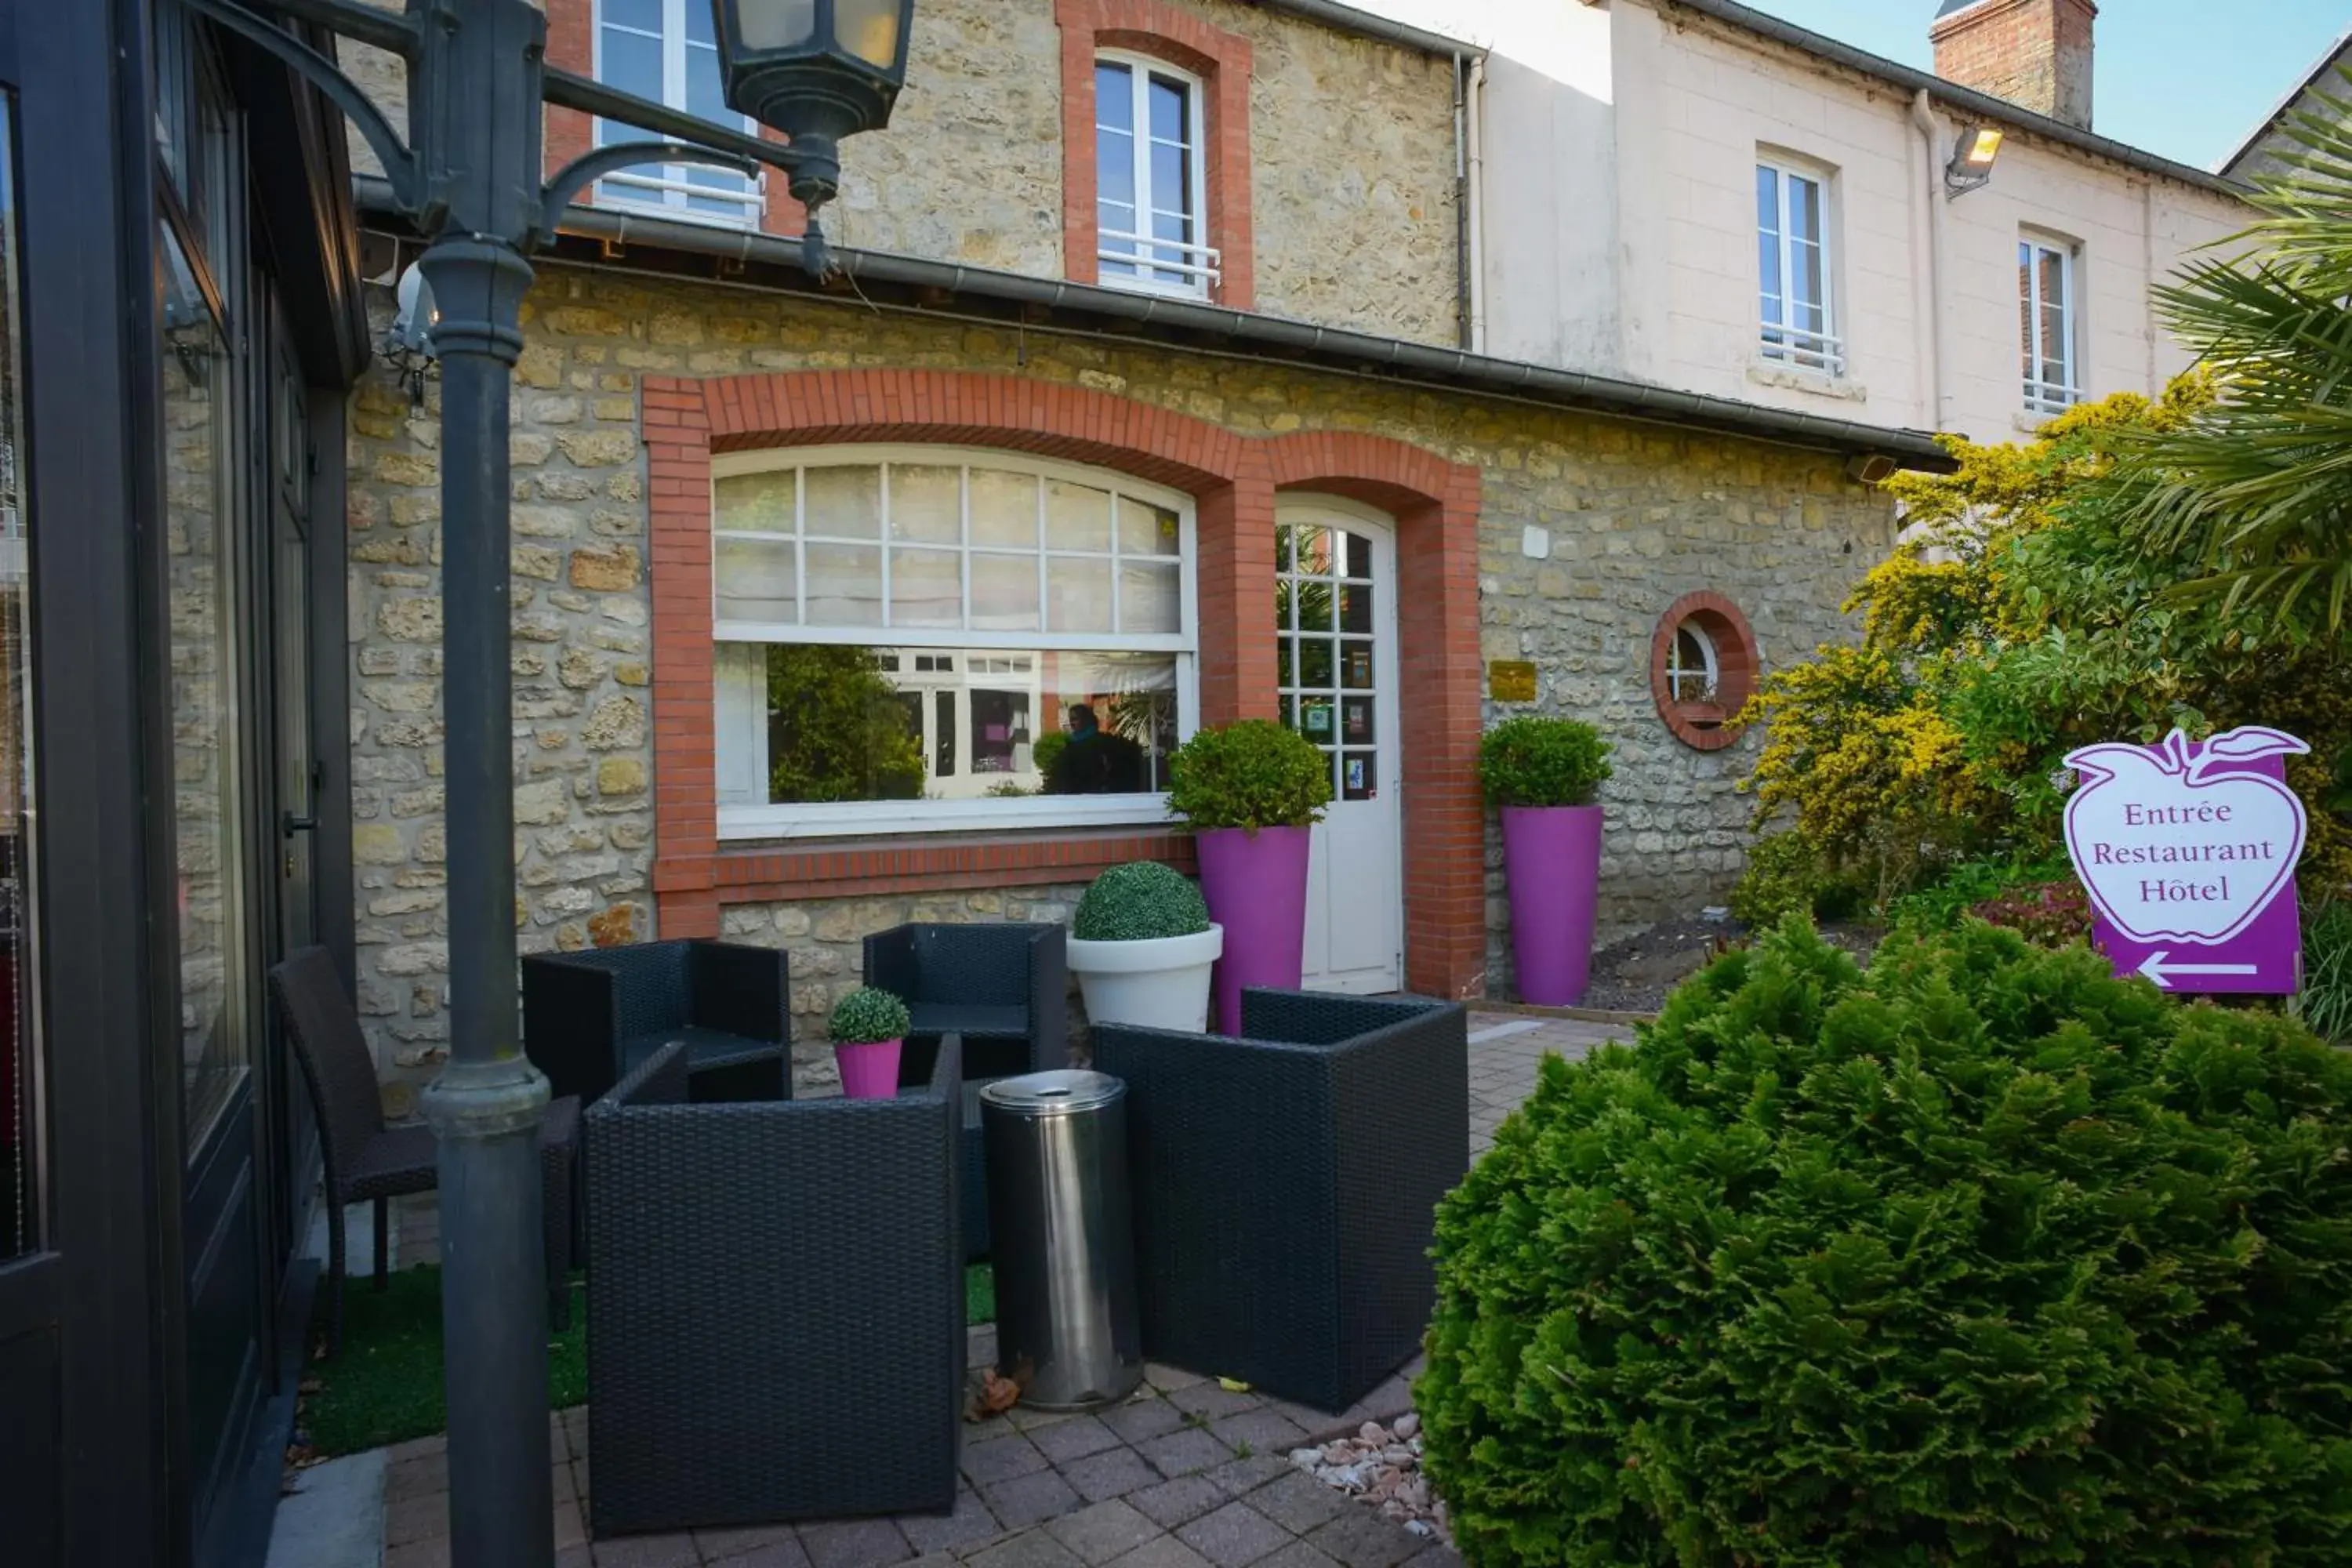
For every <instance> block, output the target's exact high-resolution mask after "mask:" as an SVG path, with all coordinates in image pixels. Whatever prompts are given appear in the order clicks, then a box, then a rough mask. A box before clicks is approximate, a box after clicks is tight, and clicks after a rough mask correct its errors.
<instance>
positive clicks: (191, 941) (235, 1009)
mask: <svg viewBox="0 0 2352 1568" xmlns="http://www.w3.org/2000/svg"><path fill="white" fill-rule="evenodd" d="M163 244H164V249H165V254H166V265H167V267H168V268H169V269H170V277H169V279H168V280H167V284H166V289H167V298H166V300H165V304H164V318H163V320H164V346H163V356H162V358H163V364H162V370H163V442H164V453H163V457H164V463H163V471H164V475H165V480H164V496H163V502H164V512H165V516H164V539H165V542H166V543H165V549H166V552H167V572H168V595H169V605H168V612H169V613H168V617H167V620H168V625H169V626H170V628H171V629H170V638H171V647H170V657H171V681H172V686H171V691H172V771H173V780H174V782H175V784H176V788H175V789H174V791H173V837H174V844H175V855H176V859H177V871H178V878H177V887H176V889H174V895H173V896H174V907H175V909H176V910H177V915H178V921H179V932H180V975H179V979H180V1012H179V1022H180V1058H181V1074H182V1077H181V1087H182V1091H183V1101H182V1103H183V1109H184V1115H185V1126H186V1136H187V1147H188V1149H189V1151H190V1152H191V1153H192V1154H193V1152H194V1151H196V1150H198V1149H199V1148H201V1147H202V1146H203V1143H204V1141H205V1132H206V1131H208V1130H209V1128H210V1127H211V1125H212V1123H213V1121H214V1119H215V1117H216V1116H217V1115H218V1114H219V1113H220V1111H221V1110H222V1109H223V1107H224V1106H226V1103H227V1101H228V1098H229V1095H230V1094H231V1092H232V1091H233V1090H234V1089H236V1085H237V1083H238V1082H239V1080H240V1079H242V1078H243V1077H244V1073H245V1064H246V1061H247V1042H246V1040H245V1038H244V1034H243V1025H244V1021H245V1002H244V997H243V995H242V994H241V993H242V981H243V976H244V973H245V952H244V945H245V944H244V935H245V919H244V907H243V906H244V879H243V878H242V877H241V876H240V875H239V867H240V865H241V864H242V861H243V848H242V846H241V845H240V843H239V838H240V837H241V836H240V834H239V831H238V828H239V825H240V823H241V822H242V820H243V819H242V816H241V811H242V805H243V802H242V801H241V799H240V798H239V796H240V794H241V792H240V790H239V788H238V780H239V778H240V776H241V764H242V759H241V756H240V751H241V748H240V746H239V744H238V738H239V736H240V734H241V733H242V732H243V730H244V727H245V726H244V723H243V715H242V714H240V712H239V711H238V703H237V693H238V690H239V682H238V680H237V670H236V649H237V647H238V638H237V630H238V628H237V624H236V592H235V584H236V566H235V562H234V560H233V558H232V556H231V548H232V541H233V540H234V539H235V537H236V533H235V530H234V528H233V527H232V526H231V525H232V521H233V519H234V518H235V516H236V491H235V489H233V484H232V481H233V475H232V469H233V467H234V465H233V461H232V458H231V454H232V452H233V451H234V450H235V447H234V444H233V440H232V437H231V434H230V420H231V418H232V416H233V410H234V408H235V406H236V405H235V400H234V398H233V396H232V395H231V386H232V384H231V379H230V375H229V357H228V350H227V346H226V343H225V342H224V341H223V339H222V334H221V331H220V328H219V325H218V323H216V322H215V320H214V319H213V316H212V313H211V311H210V310H209V309H208V308H207V307H206V306H205V302H204V300H203V297H202V296H201V295H200V294H198V293H197V292H196V291H195V289H194V286H193V283H192V282H191V281H190V276H189V273H188V269H187V267H186V264H185V262H184V259H183V253H182V251H181V249H180V242H179V238H178V236H177V235H176V233H175V232H174V231H173V229H172V228H171V227H170V226H168V225H167V226H165V227H164V232H163Z"/></svg>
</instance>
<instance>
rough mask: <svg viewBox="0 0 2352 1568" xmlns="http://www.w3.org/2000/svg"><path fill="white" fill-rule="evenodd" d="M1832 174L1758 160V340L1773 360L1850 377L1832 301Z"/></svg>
mask: <svg viewBox="0 0 2352 1568" xmlns="http://www.w3.org/2000/svg"><path fill="white" fill-rule="evenodd" d="M1829 218H1830V197H1829V179H1828V177H1827V176H1826V175H1825V174H1822V173H1821V172H1820V171H1818V170H1813V169H1804V168H1798V167H1793V166H1791V165H1790V164H1788V163H1777V162H1773V161H1770V160H1765V159H1759V160H1758V162H1757V164H1756V259H1757V276H1758V280H1759V288H1760V295H1761V305H1762V309H1761V327H1760V336H1759V342H1760V344H1761V348H1762V352H1763V355H1764V357H1765V358H1766V359H1768V360H1777V361H1780V363H1784V364H1788V365H1791V366H1794V367H1795V368H1797V369H1799V370H1811V371H1818V372H1820V373H1822V374H1825V375H1843V374H1845V344H1844V343H1843V342H1842V341H1841V340H1840V339H1839V337H1838V335H1837V314H1836V311H1835V310H1834V308H1833V307H1832V300H1831V298H1830V278H1831V273H1832V265H1831V262H1832V258H1831V255H1830V223H1829Z"/></svg>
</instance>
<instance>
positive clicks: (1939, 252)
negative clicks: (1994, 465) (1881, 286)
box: [1911, 87, 1951, 430]
mask: <svg viewBox="0 0 2352 1568" xmlns="http://www.w3.org/2000/svg"><path fill="white" fill-rule="evenodd" d="M1911 123H1912V124H1914V125H1916V126H1917V127H1918V128H1919V146H1920V150H1921V151H1922V152H1924V153H1926V154H1927V321H1928V332H1927V343H1928V349H1927V390H1928V394H1929V401H1930V403H1931V405H1932V406H1931V407H1930V408H1929V410H1928V413H1929V416H1930V417H1931V418H1932V419H1933V420H1934V422H1935V426H1936V428H1937V429H1938V430H1948V429H1950V428H1951V421H1950V420H1949V419H1948V417H1946V413H1945V404H1946V401H1947V399H1946V397H1945V395H1944V366H1945V363H1946V356H1945V343H1944V201H1943V192H1942V191H1940V190H1939V189H1937V186H1938V185H1939V184H1941V183H1942V182H1941V181H1940V180H1939V179H1938V178H1937V166H1936V150H1937V143H1938V142H1940V141H1941V140H1942V136H1941V132H1940V128H1939V127H1938V126H1937V123H1936V111H1935V110H1933V109H1932V108H1930V107H1929V106H1928V102H1927V89H1926V88H1924V87H1923V88H1921V89H1919V90H1918V91H1916V92H1915V93H1913V94H1912V95H1911Z"/></svg>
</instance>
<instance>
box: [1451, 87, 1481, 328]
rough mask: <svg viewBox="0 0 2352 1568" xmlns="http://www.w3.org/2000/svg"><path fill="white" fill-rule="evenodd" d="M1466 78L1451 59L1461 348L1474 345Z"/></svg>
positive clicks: (1456, 296) (1456, 314)
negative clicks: (1471, 313)
mask: <svg viewBox="0 0 2352 1568" xmlns="http://www.w3.org/2000/svg"><path fill="white" fill-rule="evenodd" d="M1469 93H1470V81H1469V78H1468V77H1467V76H1466V75H1465V74H1464V72H1463V68H1462V57H1461V56H1460V55H1458V54H1457V55H1455V56H1454V342H1456V343H1457V344H1459V345H1460V346H1461V347H1463V348H1465V349H1466V348H1470V347H1472V346H1474V344H1475V342H1476V341H1477V340H1476V336H1475V333H1474V331H1472V329H1471V325H1470V153H1469V148H1468V143H1467V132H1466V131H1465V129H1464V125H1465V121H1466V120H1467V119H1468V117H1469V111H1468V102H1469Z"/></svg>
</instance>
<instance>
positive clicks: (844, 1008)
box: [825, 985, 912, 1046]
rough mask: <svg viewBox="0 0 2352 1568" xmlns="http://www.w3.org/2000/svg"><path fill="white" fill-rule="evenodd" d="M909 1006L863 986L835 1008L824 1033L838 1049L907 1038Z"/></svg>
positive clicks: (884, 993) (869, 986)
mask: <svg viewBox="0 0 2352 1568" xmlns="http://www.w3.org/2000/svg"><path fill="white" fill-rule="evenodd" d="M911 1022H912V1020H911V1019H909V1018H908V1016H907V1005H906V1004H905V1003H904V1002H901V1001H899V1000H898V997H896V996H894V995H892V994H890V993H889V992H887V991H877V990H876V989H875V988H874V987H873V986H871V985H861V986H859V987H858V988H857V989H856V990H855V991H852V992H850V993H849V994H847V995H845V996H844V997H843V998H842V999H841V1000H840V1001H838V1002H835V1004H834V1005H833V1016H832V1017H831V1018H830V1019H828V1020H827V1021H826V1025H825V1032H826V1033H827V1034H828V1035H830V1036H831V1037H833V1043H834V1044H835V1045H836V1046H870V1045H874V1044H876V1043H877V1042H878V1041H882V1040H900V1039H904V1038H906V1037H907V1030H908V1026H910V1024H911Z"/></svg>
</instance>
